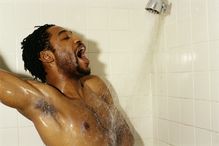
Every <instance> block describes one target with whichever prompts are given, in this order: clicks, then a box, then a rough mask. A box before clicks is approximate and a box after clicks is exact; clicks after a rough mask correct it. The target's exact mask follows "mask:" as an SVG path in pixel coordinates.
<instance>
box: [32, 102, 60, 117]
mask: <svg viewBox="0 0 219 146" xmlns="http://www.w3.org/2000/svg"><path fill="white" fill-rule="evenodd" d="M35 108H37V109H39V110H40V111H42V112H43V113H45V114H50V115H54V114H55V113H56V109H55V107H54V105H52V104H49V103H48V102H47V101H45V100H44V99H40V100H39V101H37V103H36V106H35Z"/></svg>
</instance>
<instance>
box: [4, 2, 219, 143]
mask: <svg viewBox="0 0 219 146" xmlns="http://www.w3.org/2000/svg"><path fill="white" fill-rule="evenodd" d="M145 4H146V1H145V0H138V1H135V0H80V1H79V0H77V1H76V0H62V1H59V0H31V1H30V0H0V18H1V23H0V67H1V68H4V69H6V70H9V71H12V72H14V73H18V74H20V75H27V76H30V75H29V73H28V72H25V71H24V69H23V62H22V58H21V49H20V42H21V41H22V39H23V38H24V37H26V36H27V35H28V34H30V33H31V32H32V31H33V30H34V26H36V25H43V24H45V23H54V24H57V25H61V26H63V27H67V28H69V29H71V30H73V31H75V32H77V33H78V35H80V36H81V37H82V38H83V40H84V42H85V43H86V45H87V46H88V51H89V53H88V55H89V58H90V60H91V68H92V71H93V74H97V75H99V76H101V77H102V78H103V79H104V80H105V81H106V82H107V83H109V84H108V85H109V87H110V89H111V90H112V93H113V95H114V97H115V101H116V103H118V104H119V105H120V106H121V108H122V109H123V111H124V112H125V113H126V115H127V117H128V118H129V120H130V124H131V125H132V126H133V127H134V129H135V131H136V133H138V134H136V146H143V145H152V144H153V136H154V135H153V112H152V96H151V92H150V91H151V86H150V76H151V74H150V72H151V61H152V55H151V48H150V47H149V46H151V36H150V35H151V34H153V31H152V30H153V26H154V22H155V18H156V17H154V15H150V14H148V13H147V12H146V11H145V10H144V7H145ZM215 15H216V14H215ZM169 21H170V22H171V23H170V25H171V24H172V25H173V26H176V23H174V22H175V21H174V20H169ZM183 22H185V21H183ZM172 25H171V26H172ZM196 29H198V28H196ZM169 31H170V30H169ZM197 31H198V30H197ZM171 34H172V35H173V33H171ZM169 42H170V45H171V43H172V40H169ZM212 45H217V44H216V43H214V44H213V43H212ZM172 50H179V49H178V48H177V49H175V48H174V49H172ZM212 50H213V49H212ZM197 51H198V50H197ZM202 51H205V48H204V49H202ZM214 51H216V49H214ZM200 53H201V52H200ZM203 53H205V52H203ZM212 55H214V53H212ZM212 59H217V58H216V56H215V57H214V58H212ZM212 61H214V60H212ZM197 63H201V62H197ZM212 67H213V68H217V67H218V66H215V65H214V66H212ZM202 68H204V69H206V68H205V67H202ZM206 71H207V72H203V73H202V72H201V73H200V74H199V76H198V77H199V78H202V76H204V77H207V75H206V74H208V73H209V72H208V70H206ZM173 74H174V75H178V73H175V72H174V73H173ZM191 74H192V73H190V74H188V76H189V75H191ZM159 75H160V74H159ZM186 75H187V74H186ZM212 76H213V77H214V78H216V77H217V76H216V74H215V72H214V73H213V74H212ZM204 79H205V78H204ZM206 80H207V79H206ZM212 80H213V81H215V82H214V84H217V82H216V80H215V79H212ZM204 81H205V80H204ZM201 83H202V82H201ZM203 92H204V91H203ZM215 92H216V91H215ZM215 94H216V93H215ZM166 98H167V97H166ZM171 99H172V98H171ZM174 99H175V98H173V100H174ZM176 99H177V100H178V98H176ZM18 100H19V99H18ZM215 100H216V98H215ZM171 101H172V100H171ZM174 101H175V100H174ZM188 101H191V100H188ZM192 101H193V100H192ZM203 102H204V103H205V102H206V103H209V101H206V100H204V101H203V100H200V102H198V104H200V106H201V105H202V103H203ZM209 104H210V103H209ZM213 107H215V108H216V104H215V105H214V106H213ZM206 108H208V107H206ZM215 114H216V113H215ZM166 122H169V121H166ZM201 130H202V129H201ZM137 135H138V136H137ZM0 146H43V143H42V142H41V140H40V138H39V136H38V134H37V132H36V130H35V129H34V126H33V124H32V123H31V122H30V121H28V120H27V119H25V118H24V117H23V116H21V115H20V114H19V113H18V112H17V111H16V110H14V109H11V108H8V107H6V106H4V105H3V104H0Z"/></svg>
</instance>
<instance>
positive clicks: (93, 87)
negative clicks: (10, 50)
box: [0, 26, 133, 146]
mask: <svg viewBox="0 0 219 146" xmlns="http://www.w3.org/2000/svg"><path fill="white" fill-rule="evenodd" d="M48 32H49V33H50V34H51V38H50V43H51V44H52V46H53V47H54V49H55V51H50V50H47V49H45V50H44V51H42V52H41V53H40V58H39V59H40V60H41V61H42V63H43V66H44V68H45V71H46V72H47V76H46V80H47V82H46V83H41V82H38V81H33V80H22V79H20V78H18V77H17V76H16V75H14V74H11V73H8V72H5V71H2V70H0V77H1V78H0V100H1V101H2V103H3V104H5V105H8V106H10V107H12V108H16V109H17V110H18V111H19V112H20V113H21V114H23V115H24V116H25V117H27V118H28V119H30V120H31V121H32V122H33V123H34V125H35V127H36V129H37V131H38V133H39V135H40V137H41V138H42V140H43V142H44V143H45V144H46V145H47V146H133V135H132V133H131V131H130V128H129V127H128V125H127V123H126V121H125V120H124V118H123V116H122V115H121V114H120V113H119V111H118V110H117V109H116V107H115V106H114V103H113V100H112V97H111V95H110V92H109V90H108V88H107V86H106V85H105V84H104V82H103V81H102V80H101V79H100V78H99V77H97V76H93V75H88V74H89V73H88V72H89V60H88V59H87V57H86V56H85V46H84V45H83V43H82V42H81V41H80V39H79V38H78V37H77V36H75V35H74V34H73V33H72V32H70V31H68V30H66V29H64V28H62V27H58V26H53V27H51V28H49V29H48ZM82 50H83V51H82ZM79 52H80V53H79ZM77 68H80V70H83V71H84V72H85V74H87V75H85V74H84V73H81V71H79V70H78V69H77Z"/></svg>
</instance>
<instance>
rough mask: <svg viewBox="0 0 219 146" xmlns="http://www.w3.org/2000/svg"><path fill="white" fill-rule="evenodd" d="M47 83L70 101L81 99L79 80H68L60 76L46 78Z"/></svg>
mask: <svg viewBox="0 0 219 146" xmlns="http://www.w3.org/2000/svg"><path fill="white" fill-rule="evenodd" d="M46 79H47V83H48V84H49V85H51V86H53V87H55V88H57V89H58V90H59V91H60V92H62V93H63V94H64V95H65V96H67V97H68V98H71V99H76V98H81V93H82V92H81V91H82V84H81V81H80V79H79V78H69V77H67V76H64V75H62V74H59V75H58V76H55V75H52V77H51V75H50V76H47V77H46Z"/></svg>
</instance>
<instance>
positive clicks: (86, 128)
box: [81, 121, 90, 132]
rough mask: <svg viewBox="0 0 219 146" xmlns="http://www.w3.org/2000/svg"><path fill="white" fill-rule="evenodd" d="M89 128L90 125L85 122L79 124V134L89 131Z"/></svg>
mask: <svg viewBox="0 0 219 146" xmlns="http://www.w3.org/2000/svg"><path fill="white" fill-rule="evenodd" d="M89 128H90V125H89V124H88V123H87V122H86V121H84V122H83V123H82V124H81V132H85V131H87V130H89Z"/></svg>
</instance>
